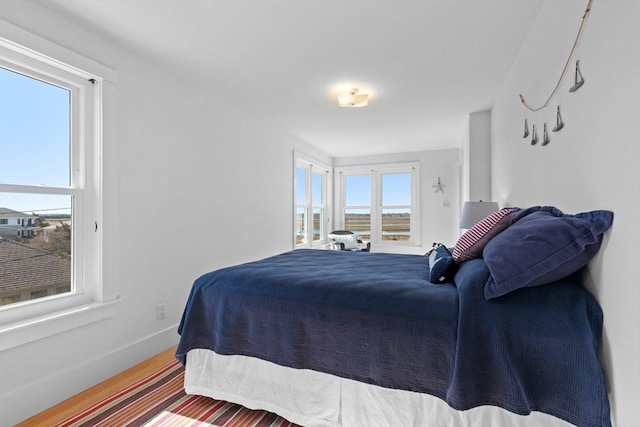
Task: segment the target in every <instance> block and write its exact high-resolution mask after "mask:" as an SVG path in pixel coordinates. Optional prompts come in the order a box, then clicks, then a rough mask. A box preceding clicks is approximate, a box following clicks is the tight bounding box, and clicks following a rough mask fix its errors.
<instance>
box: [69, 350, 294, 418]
mask: <svg viewBox="0 0 640 427" xmlns="http://www.w3.org/2000/svg"><path fill="white" fill-rule="evenodd" d="M183 381H184V368H183V367H182V365H181V364H180V363H179V362H178V361H177V360H174V361H171V363H169V364H168V365H166V366H164V367H162V368H161V369H159V370H158V371H156V372H154V373H153V374H151V375H149V376H148V377H146V378H144V379H142V380H140V381H138V382H137V383H135V384H133V385H131V386H129V387H127V388H125V389H124V390H121V391H119V392H117V393H116V394H114V395H112V396H110V397H108V398H107V399H104V400H103V401H101V402H98V403H97V404H95V405H94V406H92V407H91V408H89V409H87V410H86V411H84V412H82V413H80V414H77V415H75V416H73V417H71V418H69V419H68V420H66V421H64V422H62V423H60V424H58V426H59V427H76V426H91V427H94V426H109V427H112V426H149V427H151V426H153V427H168V426H172V427H186V426H194V427H195V426H200V427H206V426H228V427H293V426H295V424H293V423H290V422H289V421H287V420H285V419H284V418H282V417H279V416H277V415H275V414H272V413H269V412H265V411H252V410H250V409H247V408H244V407H242V406H240V405H236V404H233V403H229V402H225V401H222V400H215V399H211V398H208V397H203V396H192V395H187V394H185V392H184V389H183V387H182V386H183Z"/></svg>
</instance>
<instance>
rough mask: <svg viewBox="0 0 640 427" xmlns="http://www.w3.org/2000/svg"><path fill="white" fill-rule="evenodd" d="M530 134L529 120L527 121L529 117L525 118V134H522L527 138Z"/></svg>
mask: <svg viewBox="0 0 640 427" xmlns="http://www.w3.org/2000/svg"><path fill="white" fill-rule="evenodd" d="M528 136H529V122H528V121H527V119H524V134H523V135H522V137H523V138H526V137H528Z"/></svg>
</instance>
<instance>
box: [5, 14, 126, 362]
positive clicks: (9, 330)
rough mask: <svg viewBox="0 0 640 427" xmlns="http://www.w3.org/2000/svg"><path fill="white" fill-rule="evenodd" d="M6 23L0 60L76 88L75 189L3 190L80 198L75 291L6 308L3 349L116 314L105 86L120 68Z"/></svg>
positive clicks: (10, 185)
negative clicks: (107, 270) (110, 275)
mask: <svg viewBox="0 0 640 427" xmlns="http://www.w3.org/2000/svg"><path fill="white" fill-rule="evenodd" d="M0 29H1V31H0V65H2V67H3V68H7V69H9V70H11V71H14V72H17V73H20V74H24V75H27V76H29V77H34V78H36V79H39V80H43V81H45V82H47V83H52V84H55V85H58V86H61V87H64V88H67V89H71V97H72V105H73V107H72V108H71V117H70V120H71V132H70V133H71V146H70V156H71V159H72V160H71V162H70V173H71V175H72V176H71V182H70V185H69V187H53V186H50V187H46V186H37V185H29V184H20V183H0V192H9V193H25V192H26V193H29V194H43V195H46V194H53V195H69V196H72V202H73V204H74V206H73V222H72V226H73V239H74V242H73V246H72V247H73V249H72V250H73V251H74V252H73V257H72V289H73V290H74V291H73V292H71V293H64V294H54V295H50V296H47V297H44V298H39V299H35V300H28V301H21V302H18V303H15V304H10V305H6V306H3V307H1V308H0V351H3V350H6V349H9V348H13V347H16V346H19V345H22V344H25V343H28V342H31V341H35V340H38V339H42V338H44V337H48V336H51V335H54V334H56V333H60V332H63V331H66V330H69V329H73V328H77V327H79V326H82V325H83V324H89V323H93V322H95V321H98V320H101V319H104V318H107V317H110V316H112V315H113V314H114V313H115V311H114V310H115V302H117V300H118V298H117V297H116V296H115V295H116V290H115V289H109V290H108V289H106V288H105V286H104V283H103V274H102V261H103V260H102V255H103V249H102V243H103V233H102V227H101V226H102V215H103V211H102V188H103V181H102V144H103V126H104V124H103V120H102V117H103V114H104V104H103V100H104V96H103V94H104V84H105V83H109V84H111V83H115V82H116V81H117V73H116V72H115V70H113V69H110V68H109V67H106V66H104V65H103V64H99V63H97V62H94V61H92V60H90V59H88V58H85V57H83V56H81V55H79V54H77V53H75V52H72V51H70V50H67V49H65V48H63V47H61V46H59V45H55V44H53V43H50V42H48V41H47V40H44V39H42V38H40V37H38V36H35V35H33V34H31V33H29V32H26V31H24V30H22V29H19V28H18V27H15V26H13V25H12V24H10V23H8V22H6V21H2V20H0ZM29 46H33V47H36V48H37V49H38V51H36V50H34V49H32V48H30V47H29ZM54 57H55V58H59V59H54ZM76 107H77V108H76Z"/></svg>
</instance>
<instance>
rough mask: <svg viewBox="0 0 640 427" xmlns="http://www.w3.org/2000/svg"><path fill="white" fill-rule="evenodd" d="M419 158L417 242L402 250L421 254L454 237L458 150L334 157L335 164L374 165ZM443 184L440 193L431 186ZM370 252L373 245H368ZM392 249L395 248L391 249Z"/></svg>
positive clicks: (457, 196) (453, 242)
mask: <svg viewBox="0 0 640 427" xmlns="http://www.w3.org/2000/svg"><path fill="white" fill-rule="evenodd" d="M403 162H420V174H421V177H420V186H421V188H420V189H421V193H422V194H421V202H422V205H421V207H420V209H421V212H420V213H421V217H422V218H421V221H422V222H421V229H420V232H421V239H420V240H421V246H420V247H413V248H409V247H405V248H403V249H402V250H401V251H402V252H405V253H416V254H424V253H425V252H426V251H427V250H429V249H430V248H431V245H432V244H433V243H434V242H435V243H444V244H446V245H450V246H453V245H455V243H456V240H457V239H458V235H457V234H456V233H457V231H458V221H459V212H460V205H459V200H460V182H459V181H460V176H459V172H458V167H459V163H460V150H458V149H447V150H433V151H422V152H416V153H401V154H391V155H384V156H360V157H345V158H336V159H334V160H333V165H334V166H335V167H340V166H356V165H375V164H381V163H403ZM438 177H440V182H441V183H442V184H443V185H444V193H442V192H437V193H436V192H435V190H434V188H433V187H432V186H433V185H434V184H436V183H437V182H438ZM389 250H390V249H389ZM371 251H372V252H375V251H376V248H375V247H373V248H372V249H371ZM394 251H395V250H394Z"/></svg>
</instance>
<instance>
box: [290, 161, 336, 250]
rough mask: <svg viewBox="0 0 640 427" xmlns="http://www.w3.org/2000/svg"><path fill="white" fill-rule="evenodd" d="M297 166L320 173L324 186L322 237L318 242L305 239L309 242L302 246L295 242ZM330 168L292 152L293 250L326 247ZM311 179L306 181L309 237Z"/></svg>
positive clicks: (330, 181)
mask: <svg viewBox="0 0 640 427" xmlns="http://www.w3.org/2000/svg"><path fill="white" fill-rule="evenodd" d="M299 166H305V167H308V168H309V170H310V171H311V173H312V174H313V173H322V174H323V176H324V181H323V183H324V185H323V189H322V201H323V206H322V207H323V208H324V216H325V218H324V227H323V229H322V235H321V236H320V240H315V241H314V240H313V239H307V240H309V241H308V242H306V243H302V244H298V243H297V242H296V232H297V230H296V221H295V218H296V213H297V207H298V201H297V200H296V196H297V185H298V182H297V179H296V170H297V168H298V167H299ZM332 170H333V169H332V167H331V166H329V165H327V164H325V163H324V162H321V161H319V160H317V159H314V158H313V157H311V156H307V155H305V154H303V153H300V152H299V151H294V152H293V247H294V248H295V249H298V248H310V247H313V248H316V247H322V246H326V245H328V240H327V235H328V233H329V231H330V230H329V228H330V225H331V222H332V221H331V212H332V210H333V209H332V203H331V201H332V197H331V189H332V188H333V185H332V184H333V183H332V175H333V174H332ZM311 180H312V178H311V176H310V177H309V179H308V180H307V191H306V194H307V198H308V203H307V209H309V212H310V213H311V215H308V216H307V233H308V234H309V235H311V234H312V233H311V232H310V230H311V229H312V226H313V206H312V202H311V197H312V192H311V184H310V182H311Z"/></svg>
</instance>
